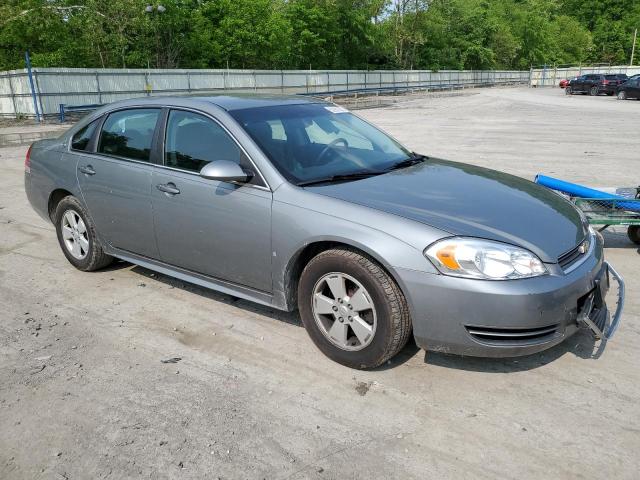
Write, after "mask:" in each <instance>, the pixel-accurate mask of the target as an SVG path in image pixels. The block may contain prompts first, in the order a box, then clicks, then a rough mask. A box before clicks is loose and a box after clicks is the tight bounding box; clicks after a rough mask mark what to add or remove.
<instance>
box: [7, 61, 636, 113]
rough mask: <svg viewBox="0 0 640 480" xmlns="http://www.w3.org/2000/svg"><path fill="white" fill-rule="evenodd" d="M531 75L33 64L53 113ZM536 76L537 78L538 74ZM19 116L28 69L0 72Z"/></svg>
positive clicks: (28, 101) (41, 96)
mask: <svg viewBox="0 0 640 480" xmlns="http://www.w3.org/2000/svg"><path fill="white" fill-rule="evenodd" d="M612 68H613V67H612ZM616 68H617V67H616ZM638 70H640V69H638ZM531 73H534V72H531ZM529 75H530V72H519V71H515V72H511V71H500V72H493V71H491V72H481V71H456V70H452V71H440V72H432V71H429V70H396V71H393V70H372V71H362V70H328V71H318V70H309V71H306V70H160V69H159V70H145V69H82V68H36V69H33V79H34V86H35V90H36V98H37V102H38V108H39V109H40V110H41V111H42V112H44V114H46V115H54V114H57V113H58V110H59V107H60V104H64V105H66V106H85V105H96V104H105V103H111V102H115V101H118V100H123V99H127V98H134V97H141V96H147V95H181V94H187V93H198V92H200V93H211V92H214V93H215V92H220V91H224V90H228V91H254V92H277V93H287V94H322V95H324V94H327V93H333V92H343V91H349V92H368V93H370V92H376V91H380V92H382V91H394V92H395V91H403V90H406V89H423V88H432V89H433V88H437V89H441V88H455V87H459V86H461V85H464V86H482V85H491V84H494V83H501V82H505V83H506V82H516V81H520V82H528V81H529ZM544 75H546V76H544ZM544 75H543V77H544V82H547V81H549V79H548V77H549V76H548V72H545V74H544ZM536 78H537V79H538V81H540V78H541V76H540V75H538V76H537V77H536ZM532 82H533V80H532ZM544 82H541V83H540V84H544ZM17 115H28V116H33V115H35V109H34V105H33V97H32V93H31V88H30V84H29V80H28V75H27V71H26V70H14V71H10V72H0V116H9V117H14V116H17Z"/></svg>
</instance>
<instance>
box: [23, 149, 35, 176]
mask: <svg viewBox="0 0 640 480" xmlns="http://www.w3.org/2000/svg"><path fill="white" fill-rule="evenodd" d="M32 147H33V145H29V150H27V156H26V157H24V171H25V172H27V173H31V148H32Z"/></svg>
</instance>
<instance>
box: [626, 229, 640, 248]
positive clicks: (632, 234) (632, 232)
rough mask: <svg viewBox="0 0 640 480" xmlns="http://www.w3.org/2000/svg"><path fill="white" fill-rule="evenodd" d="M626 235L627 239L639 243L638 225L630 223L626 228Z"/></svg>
mask: <svg viewBox="0 0 640 480" xmlns="http://www.w3.org/2000/svg"><path fill="white" fill-rule="evenodd" d="M627 235H628V236H629V240H631V241H632V242H633V243H635V244H636V245H640V225H631V226H630V227H629V228H627Z"/></svg>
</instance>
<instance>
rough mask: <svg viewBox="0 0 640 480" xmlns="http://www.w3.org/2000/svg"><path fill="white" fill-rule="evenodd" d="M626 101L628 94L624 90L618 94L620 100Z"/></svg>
mask: <svg viewBox="0 0 640 480" xmlns="http://www.w3.org/2000/svg"><path fill="white" fill-rule="evenodd" d="M626 99H627V93H626V92H625V91H624V90H622V91H620V92H618V100H626Z"/></svg>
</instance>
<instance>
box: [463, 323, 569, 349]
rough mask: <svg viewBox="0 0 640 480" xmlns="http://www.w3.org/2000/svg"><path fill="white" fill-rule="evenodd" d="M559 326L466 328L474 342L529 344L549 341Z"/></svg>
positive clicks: (555, 324)
mask: <svg viewBox="0 0 640 480" xmlns="http://www.w3.org/2000/svg"><path fill="white" fill-rule="evenodd" d="M559 326H560V324H558V323H554V324H553V325H547V326H545V327H535V328H494V327H471V326H466V327H465V328H466V329H467V332H469V335H471V336H472V337H473V338H474V339H475V340H478V341H479V342H484V343H494V344H496V343H499V344H510V345H519V344H530V343H536V342H542V341H545V340H548V339H550V338H551V337H553V336H554V335H555V333H556V332H557V331H558V327H559Z"/></svg>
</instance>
